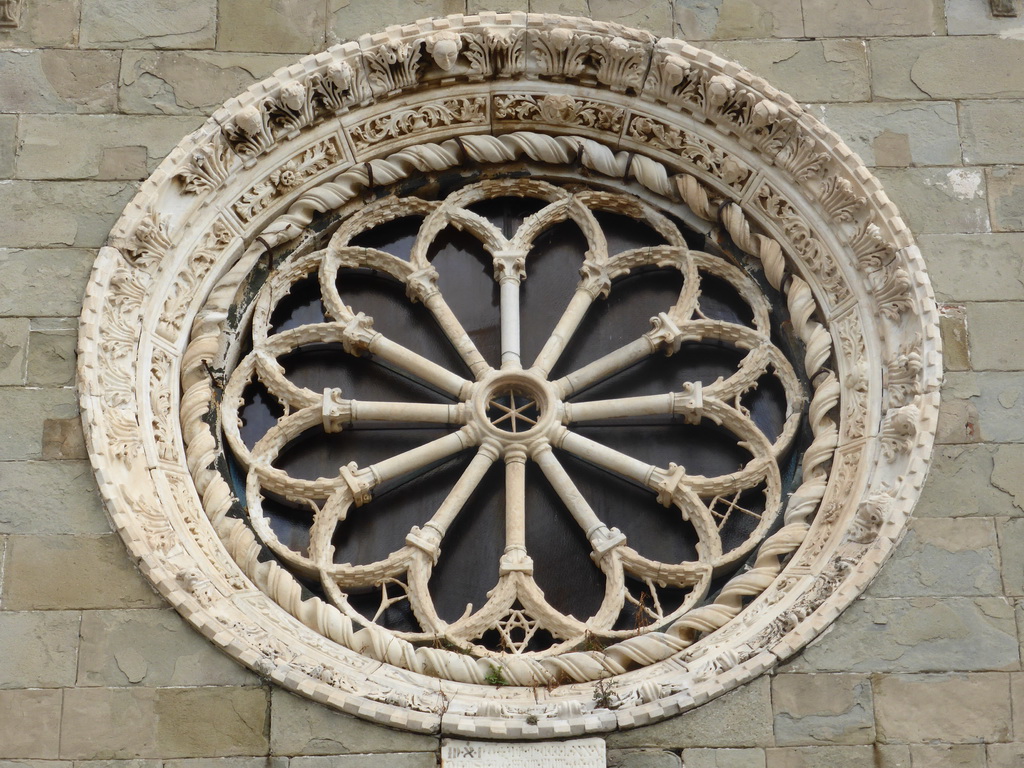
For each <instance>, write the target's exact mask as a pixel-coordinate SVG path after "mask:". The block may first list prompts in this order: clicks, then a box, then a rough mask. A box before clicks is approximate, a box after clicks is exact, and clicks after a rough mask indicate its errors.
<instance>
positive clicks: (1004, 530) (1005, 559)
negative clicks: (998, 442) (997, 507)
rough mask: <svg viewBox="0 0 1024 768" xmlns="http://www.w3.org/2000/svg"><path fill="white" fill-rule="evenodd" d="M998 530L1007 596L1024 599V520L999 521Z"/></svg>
mask: <svg viewBox="0 0 1024 768" xmlns="http://www.w3.org/2000/svg"><path fill="white" fill-rule="evenodd" d="M1022 447H1024V446H1022ZM1018 467H1019V465H1018ZM997 528H998V531H999V551H1000V554H1001V555H1002V565H1003V585H1004V587H1005V589H1006V594H1007V595H1012V596H1015V597H1022V596H1024V519H1021V518H1017V519H1014V520H999V521H998V523H997Z"/></svg>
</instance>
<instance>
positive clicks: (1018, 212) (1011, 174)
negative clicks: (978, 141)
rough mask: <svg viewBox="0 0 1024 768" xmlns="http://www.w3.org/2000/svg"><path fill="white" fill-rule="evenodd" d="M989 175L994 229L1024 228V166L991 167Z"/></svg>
mask: <svg viewBox="0 0 1024 768" xmlns="http://www.w3.org/2000/svg"><path fill="white" fill-rule="evenodd" d="M987 175H988V188H989V207H990V209H991V211H992V229H993V230H994V231H996V232H1020V231H1021V230H1024V168H1019V167H1012V168H990V169H988V171H987Z"/></svg>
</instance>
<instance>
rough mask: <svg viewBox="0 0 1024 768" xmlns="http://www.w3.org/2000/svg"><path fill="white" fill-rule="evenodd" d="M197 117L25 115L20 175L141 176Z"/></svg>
mask: <svg viewBox="0 0 1024 768" xmlns="http://www.w3.org/2000/svg"><path fill="white" fill-rule="evenodd" d="M200 122H201V118H199V117H137V116H126V115H75V116H71V115H46V116H38V115H26V116H25V117H23V118H22V123H21V151H20V153H19V155H18V178H22V179H101V180H109V179H135V180H138V179H142V178H145V177H146V176H147V175H148V174H149V173H150V172H152V171H153V169H154V168H155V167H156V165H157V163H159V162H160V160H162V159H163V158H164V156H165V155H167V153H168V152H170V151H171V150H172V149H174V147H175V146H176V145H177V144H178V142H179V141H181V139H182V137H183V136H186V135H187V134H189V133H190V132H191V131H193V130H195V129H196V128H197V127H199V123H200Z"/></svg>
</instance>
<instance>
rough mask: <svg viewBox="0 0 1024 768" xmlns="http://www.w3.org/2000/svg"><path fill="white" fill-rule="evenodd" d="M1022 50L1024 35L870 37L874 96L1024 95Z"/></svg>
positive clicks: (952, 96) (951, 97)
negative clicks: (988, 36)
mask: <svg viewBox="0 0 1024 768" xmlns="http://www.w3.org/2000/svg"><path fill="white" fill-rule="evenodd" d="M897 7H898V6H897ZM808 34H810V32H808ZM1022 54H1024V40H1019V39H1012V38H999V37H990V38H966V37H932V38H928V37H919V38H910V39H897V38H890V39H880V40H872V41H871V86H872V93H873V94H874V97H875V98H876V99H921V98H932V99H1019V98H1024V69H1022V68H1021V67H1019V66H1017V62H1019V61H1020V57H1021V55H1022Z"/></svg>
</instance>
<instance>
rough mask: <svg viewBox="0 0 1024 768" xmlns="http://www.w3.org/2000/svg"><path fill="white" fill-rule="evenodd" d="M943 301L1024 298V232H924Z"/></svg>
mask: <svg viewBox="0 0 1024 768" xmlns="http://www.w3.org/2000/svg"><path fill="white" fill-rule="evenodd" d="M917 243H918V245H919V246H920V247H921V253H922V254H924V258H925V261H926V262H927V263H928V276H929V277H930V278H931V281H932V286H933V287H934V288H935V295H936V297H937V298H938V299H939V300H940V301H1022V300H1024V234H1017V233H1003V232H999V233H995V232H994V233H991V234H973V235H955V234H946V235H921V236H920V237H919V238H918V239H917Z"/></svg>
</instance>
